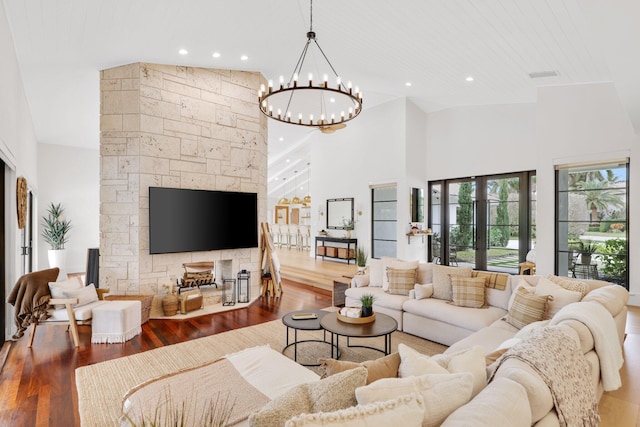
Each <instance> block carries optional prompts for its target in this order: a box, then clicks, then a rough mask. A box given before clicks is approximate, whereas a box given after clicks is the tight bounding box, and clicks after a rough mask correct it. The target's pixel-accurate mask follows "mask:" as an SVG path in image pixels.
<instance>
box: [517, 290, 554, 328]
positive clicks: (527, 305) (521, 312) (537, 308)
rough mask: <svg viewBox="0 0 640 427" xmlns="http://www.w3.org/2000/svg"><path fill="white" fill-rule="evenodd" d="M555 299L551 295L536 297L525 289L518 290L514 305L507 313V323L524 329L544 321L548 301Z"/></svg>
mask: <svg viewBox="0 0 640 427" xmlns="http://www.w3.org/2000/svg"><path fill="white" fill-rule="evenodd" d="M550 298H553V297H552V296H550V295H535V294H534V293H532V292H529V291H527V290H526V289H524V288H523V287H520V288H518V290H517V291H516V296H515V298H514V299H513V304H511V307H510V308H509V313H507V319H506V320H507V323H510V324H511V325H513V326H515V327H516V328H518V329H522V328H523V327H525V326H527V325H528V324H529V323H533V322H537V321H539V320H542V317H543V316H544V308H545V305H546V304H547V301H548V300H549V299H550Z"/></svg>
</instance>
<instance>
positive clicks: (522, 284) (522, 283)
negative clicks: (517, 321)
mask: <svg viewBox="0 0 640 427" xmlns="http://www.w3.org/2000/svg"><path fill="white" fill-rule="evenodd" d="M529 277H532V276H529ZM520 288H524V289H526V290H527V292H531V293H532V294H534V293H536V288H535V285H532V284H531V283H529V282H527V279H525V278H524V277H520V280H519V281H518V284H517V285H516V286H515V287H514V289H513V292H511V296H510V297H509V304H508V305H507V310H508V309H510V308H511V306H512V305H513V300H514V299H516V294H517V293H518V289H520Z"/></svg>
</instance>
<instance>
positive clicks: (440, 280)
mask: <svg viewBox="0 0 640 427" xmlns="http://www.w3.org/2000/svg"><path fill="white" fill-rule="evenodd" d="M472 271H473V270H472V269H471V267H464V268H463V267H447V266H444V265H435V264H434V265H433V298H437V299H443V300H447V301H451V276H459V277H471V272H472Z"/></svg>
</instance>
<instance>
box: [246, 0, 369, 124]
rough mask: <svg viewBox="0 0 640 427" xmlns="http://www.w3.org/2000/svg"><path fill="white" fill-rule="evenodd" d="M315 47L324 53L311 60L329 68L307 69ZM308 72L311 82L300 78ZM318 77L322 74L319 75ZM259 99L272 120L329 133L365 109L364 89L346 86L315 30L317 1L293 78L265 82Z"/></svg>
mask: <svg viewBox="0 0 640 427" xmlns="http://www.w3.org/2000/svg"><path fill="white" fill-rule="evenodd" d="M310 46H311V47H312V49H311V50H309V47H310ZM313 46H315V47H316V48H317V51H318V52H319V53H320V55H319V56H318V58H313V59H312V60H310V61H307V62H311V63H319V62H320V61H319V59H324V61H325V62H326V65H327V66H328V69H325V70H320V69H318V68H316V69H315V70H314V69H313V68H309V65H307V68H305V59H307V54H308V53H310V52H311V54H312V56H313V50H314V49H313ZM314 71H316V72H318V71H320V72H323V73H324V74H322V80H321V81H317V80H316V82H315V83H314V81H313V75H314V74H313V73H314ZM329 72H331V73H332V74H333V75H332V77H331V78H329V75H328V74H327V73H329ZM304 73H308V80H307V81H301V80H300V79H301V78H303V77H302V76H304ZM316 76H317V77H319V75H318V74H316ZM258 102H259V105H260V111H262V113H263V114H264V115H266V116H267V117H269V118H271V119H274V120H278V121H280V122H283V123H289V124H294V125H300V126H311V127H317V128H320V130H322V131H323V132H325V133H331V132H333V131H335V130H336V129H342V128H343V127H345V126H346V124H345V123H346V122H348V121H349V120H353V119H354V118H356V117H357V116H358V114H360V112H361V111H362V92H361V91H360V89H359V88H358V87H357V86H356V87H355V88H354V87H353V86H352V84H351V82H350V81H349V82H347V84H346V85H345V84H344V83H343V81H342V78H341V77H340V76H339V75H338V73H337V72H336V70H335V68H334V67H333V65H331V62H330V61H329V59H328V58H327V56H326V55H325V54H324V52H323V50H322V48H321V47H320V45H319V44H318V41H317V40H316V33H315V32H314V31H313V0H310V13H309V32H308V33H307V42H306V44H305V46H304V48H303V49H302V54H301V55H300V58H299V59H298V63H297V64H296V66H295V68H294V69H293V73H292V74H291V77H290V78H289V81H288V82H285V81H284V77H283V76H280V82H279V85H278V86H277V87H275V86H274V83H273V80H269V84H268V87H267V88H265V87H264V85H261V87H260V91H259V92H258Z"/></svg>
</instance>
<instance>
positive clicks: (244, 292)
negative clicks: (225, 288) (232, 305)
mask: <svg viewBox="0 0 640 427" xmlns="http://www.w3.org/2000/svg"><path fill="white" fill-rule="evenodd" d="M250 287H251V273H250V272H248V271H247V270H242V271H240V272H239V273H238V302H249V290H250Z"/></svg>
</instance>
